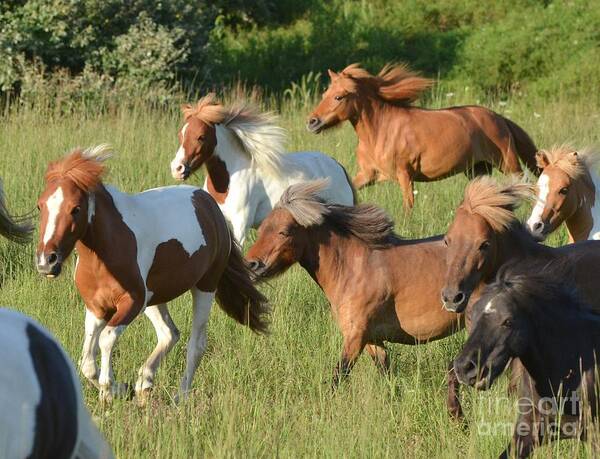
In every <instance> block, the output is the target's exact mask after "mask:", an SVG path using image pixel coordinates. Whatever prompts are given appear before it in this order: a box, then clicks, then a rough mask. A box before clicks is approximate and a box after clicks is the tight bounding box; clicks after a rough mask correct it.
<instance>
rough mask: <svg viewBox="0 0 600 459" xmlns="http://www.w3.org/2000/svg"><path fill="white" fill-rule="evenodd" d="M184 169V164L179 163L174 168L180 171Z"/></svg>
mask: <svg viewBox="0 0 600 459" xmlns="http://www.w3.org/2000/svg"><path fill="white" fill-rule="evenodd" d="M183 169H184V165H183V164H180V165H179V166H177V168H176V169H175V170H176V171H177V172H181V171H182V170H183Z"/></svg>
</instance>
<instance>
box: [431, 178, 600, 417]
mask: <svg viewBox="0 0 600 459" xmlns="http://www.w3.org/2000/svg"><path fill="white" fill-rule="evenodd" d="M530 195H531V192H530V187H529V185H526V184H523V183H517V182H512V183H509V184H500V183H499V182H497V181H496V180H494V179H493V178H491V177H487V176H486V177H480V178H477V179H475V180H473V181H471V182H470V183H469V185H467V187H466V189H465V195H464V199H463V202H462V203H461V205H460V206H459V207H458V209H457V210H456V214H455V217H454V220H453V221H452V223H451V224H450V227H449V228H448V232H447V233H446V236H445V238H444V242H445V244H446V246H447V273H446V281H445V286H444V288H443V290H442V303H443V305H444V307H445V308H446V309H447V310H448V311H452V312H466V324H467V329H469V328H470V324H469V317H470V315H471V306H472V304H473V302H474V301H475V300H476V299H477V298H478V297H479V295H480V293H481V289H482V288H483V287H484V286H485V284H487V283H490V282H492V281H493V280H494V278H495V277H496V275H497V273H498V271H499V270H500V268H501V267H502V266H504V265H505V264H506V263H509V262H513V261H518V260H526V259H533V260H540V261H544V262H547V263H549V262H554V261H555V262H559V263H561V264H563V265H564V266H566V267H572V270H573V278H574V282H575V285H576V287H577V289H578V290H579V291H580V292H581V295H582V297H583V299H584V300H585V302H586V303H588V304H589V305H591V306H592V307H593V308H594V309H595V310H597V311H600V291H599V290H598V276H597V273H598V272H600V242H598V241H583V242H579V243H577V244H571V245H567V246H563V247H558V248H554V247H548V246H545V245H542V244H540V243H538V242H537V240H536V239H535V238H534V237H533V236H532V235H531V233H530V232H529V231H528V230H527V228H526V227H525V225H524V224H523V223H521V222H520V221H519V220H518V218H517V216H516V215H515V210H516V208H517V207H518V206H519V204H520V203H521V202H522V200H523V199H524V198H525V197H528V196H530ZM472 297H473V298H472ZM469 300H471V301H469ZM516 370H517V371H516V373H518V371H519V369H516ZM448 385H449V394H448V408H449V410H450V413H451V414H452V415H453V416H455V417H461V416H462V410H461V408H460V403H459V401H458V392H457V391H458V388H457V380H456V375H455V374H454V371H453V369H452V367H450V371H449V373H448Z"/></svg>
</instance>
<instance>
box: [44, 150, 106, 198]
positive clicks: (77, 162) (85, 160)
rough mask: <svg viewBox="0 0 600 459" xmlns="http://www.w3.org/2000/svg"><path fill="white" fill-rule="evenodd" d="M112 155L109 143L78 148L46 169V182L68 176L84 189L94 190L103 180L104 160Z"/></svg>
mask: <svg viewBox="0 0 600 459" xmlns="http://www.w3.org/2000/svg"><path fill="white" fill-rule="evenodd" d="M111 156H112V149H111V147H110V146H109V145H106V144H102V145H97V146H95V147H90V148H87V149H85V150H82V149H81V148H76V149H75V150H73V151H72V152H70V153H68V154H67V155H66V156H65V157H64V158H63V159H60V160H58V161H54V162H52V163H50V164H49V165H48V169H47V170H46V176H45V179H46V183H48V182H52V181H54V180H60V179H63V178H68V179H70V180H72V181H73V182H74V183H75V185H77V187H78V188H80V189H81V190H83V191H86V192H88V191H92V190H93V189H94V188H96V187H97V186H98V185H99V184H100V183H101V182H102V175H103V174H104V172H105V169H106V167H105V165H104V162H105V161H106V160H107V159H108V158H110V157H111Z"/></svg>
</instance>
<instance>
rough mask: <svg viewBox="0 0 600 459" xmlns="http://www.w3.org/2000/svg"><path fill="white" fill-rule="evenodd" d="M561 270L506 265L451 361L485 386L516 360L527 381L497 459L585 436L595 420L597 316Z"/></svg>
mask: <svg viewBox="0 0 600 459" xmlns="http://www.w3.org/2000/svg"><path fill="white" fill-rule="evenodd" d="M553 271H554V272H553ZM564 271H565V270H564V269H558V270H557V269H556V268H552V267H551V268H550V269H549V270H548V269H547V267H546V262H545V261H542V262H540V261H539V260H538V261H535V262H531V263H524V264H523V263H521V264H520V265H519V264H517V265H514V266H511V267H509V268H508V269H505V268H503V269H502V270H501V272H500V273H499V275H498V278H497V280H496V281H495V282H494V283H493V284H491V285H489V286H487V287H486V288H485V289H484V291H483V294H482V296H481V298H480V299H479V301H477V302H476V303H475V304H474V305H473V311H472V321H473V323H472V329H471V334H470V335H469V338H468V339H467V342H466V343H465V345H464V348H463V350H462V351H461V353H460V354H459V356H458V357H457V358H456V360H455V361H454V368H455V369H456V374H457V376H458V379H459V381H461V382H462V383H463V384H468V385H470V386H474V387H476V388H477V389H480V390H485V389H488V388H489V387H490V386H491V385H492V384H493V383H494V382H495V381H496V379H497V378H498V376H499V375H500V374H501V373H502V372H503V371H504V369H505V368H506V366H507V364H508V362H509V361H510V360H511V359H516V358H518V359H519V360H520V361H521V362H522V364H523V366H524V367H525V369H526V370H527V373H528V375H529V378H530V379H529V380H526V381H524V382H523V384H522V386H521V393H520V399H519V414H518V417H517V422H516V424H515V428H514V434H513V438H512V441H511V443H510V444H509V446H508V448H506V450H505V451H504V452H503V453H502V455H501V456H500V457H503V458H508V457H514V456H516V457H519V458H524V457H528V456H529V455H530V454H531V452H532V450H533V449H534V448H535V447H537V446H539V445H541V444H542V443H545V442H547V441H549V440H552V439H555V438H558V437H560V438H585V436H586V430H587V428H588V427H589V426H590V421H592V422H595V421H597V417H598V400H599V398H598V395H599V393H598V391H599V382H600V381H598V362H597V358H598V355H600V316H598V315H596V314H593V313H591V312H590V310H589V308H588V307H587V306H586V305H585V304H584V303H582V301H581V300H580V299H579V298H578V296H577V294H576V293H575V292H574V290H573V288H571V287H570V286H569V285H568V283H567V284H566V285H565V276H564ZM559 273H560V275H557V274H559Z"/></svg>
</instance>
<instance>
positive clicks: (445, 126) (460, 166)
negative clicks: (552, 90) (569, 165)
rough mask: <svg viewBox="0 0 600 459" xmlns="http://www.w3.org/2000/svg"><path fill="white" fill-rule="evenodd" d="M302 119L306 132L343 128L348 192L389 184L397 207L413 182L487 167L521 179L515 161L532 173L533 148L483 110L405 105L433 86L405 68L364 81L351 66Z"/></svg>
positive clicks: (409, 201) (409, 196)
mask: <svg viewBox="0 0 600 459" xmlns="http://www.w3.org/2000/svg"><path fill="white" fill-rule="evenodd" d="M329 76H330V77H331V85H330V86H329V88H328V89H327V90H326V91H325V93H324V94H323V100H322V101H321V102H320V103H319V105H318V106H317V108H316V109H315V110H314V111H313V112H312V114H311V115H310V116H309V119H308V129H309V131H311V132H315V133H318V132H321V131H323V130H325V129H328V128H330V127H333V126H335V125H337V124H339V123H341V122H343V121H346V120H349V121H350V122H351V123H352V125H353V126H354V129H355V131H356V135H357V136H358V147H357V148H356V160H357V162H358V173H357V174H356V176H355V177H354V186H355V187H356V188H361V187H363V186H366V185H369V184H370V183H372V182H374V181H382V180H397V181H398V182H399V183H400V186H401V187H402V192H403V196H404V205H405V207H407V208H412V206H413V203H414V196H413V182H414V181H418V182H429V181H433V180H439V179H442V178H444V177H448V176H450V175H454V174H457V173H459V172H467V173H468V172H470V171H473V172H474V173H475V174H478V175H479V174H482V173H485V172H486V171H488V170H489V168H490V166H495V167H498V168H499V169H500V170H501V171H502V172H504V173H514V172H521V166H520V165H519V159H521V161H523V163H525V165H526V166H527V167H528V168H529V169H531V170H532V171H534V172H537V167H536V163H535V157H534V155H535V152H536V147H535V145H534V144H533V142H532V140H531V139H530V138H529V136H528V135H527V133H526V132H525V131H524V130H523V129H521V128H520V127H519V126H517V125H516V124H515V123H514V122H512V121H510V120H508V119H506V118H504V117H503V116H501V115H498V114H497V113H494V112H492V111H491V110H488V109H487V108H484V107H478V106H464V107H451V108H445V109H442V110H427V109H424V108H419V107H413V106H412V105H411V103H412V102H413V101H414V100H415V99H417V97H418V96H419V95H420V94H421V93H422V92H423V91H424V90H425V89H427V88H429V87H430V86H431V85H432V84H433V81H432V80H429V79H427V78H422V77H420V76H418V74H416V73H414V72H412V71H411V70H409V69H408V67H406V66H405V65H398V66H391V65H386V66H385V67H384V68H383V69H382V70H381V72H379V74H378V75H376V76H375V75H371V74H370V73H369V72H367V71H366V70H364V69H362V68H360V67H359V66H358V65H357V64H352V65H349V66H348V67H346V68H345V69H344V70H342V71H341V72H340V73H335V72H333V71H331V70H329Z"/></svg>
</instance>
